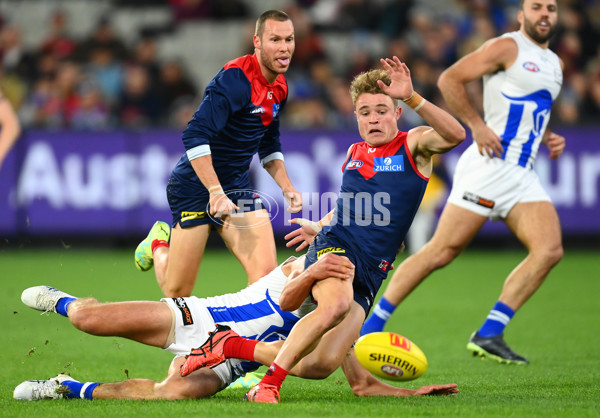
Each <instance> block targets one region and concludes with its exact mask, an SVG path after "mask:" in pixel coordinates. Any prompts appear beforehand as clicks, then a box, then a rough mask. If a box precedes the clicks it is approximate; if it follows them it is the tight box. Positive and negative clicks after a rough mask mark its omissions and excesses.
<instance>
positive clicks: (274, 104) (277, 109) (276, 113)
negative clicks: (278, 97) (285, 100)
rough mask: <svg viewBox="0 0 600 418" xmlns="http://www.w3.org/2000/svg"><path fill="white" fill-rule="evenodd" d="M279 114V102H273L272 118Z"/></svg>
mask: <svg viewBox="0 0 600 418" xmlns="http://www.w3.org/2000/svg"><path fill="white" fill-rule="evenodd" d="M278 114H279V103H273V119H275V118H276V117H277V115H278Z"/></svg>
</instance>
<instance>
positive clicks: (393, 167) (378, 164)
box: [373, 155, 404, 172]
mask: <svg viewBox="0 0 600 418" xmlns="http://www.w3.org/2000/svg"><path fill="white" fill-rule="evenodd" d="M373 171H376V172H381V171H390V172H392V171H396V172H397V171H404V155H393V156H391V157H375V158H374V159H373Z"/></svg>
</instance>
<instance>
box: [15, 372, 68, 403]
mask: <svg viewBox="0 0 600 418" xmlns="http://www.w3.org/2000/svg"><path fill="white" fill-rule="evenodd" d="M65 380H72V381H75V382H77V380H75V379H73V378H72V377H71V376H69V375H66V374H59V375H58V376H56V377H53V378H52V379H48V380H26V381H25V382H23V383H21V384H20V385H19V386H17V387H16V388H15V390H14V392H13V398H15V399H18V400H21V401H39V400H42V399H62V398H63V397H64V396H63V394H64V393H65V391H67V390H68V389H67V387H66V386H63V385H62V382H64V381H65Z"/></svg>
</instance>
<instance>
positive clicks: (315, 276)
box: [279, 253, 354, 311]
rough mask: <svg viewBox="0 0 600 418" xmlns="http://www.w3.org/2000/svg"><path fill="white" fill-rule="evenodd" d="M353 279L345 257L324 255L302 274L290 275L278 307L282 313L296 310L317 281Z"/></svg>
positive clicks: (351, 266)
mask: <svg viewBox="0 0 600 418" xmlns="http://www.w3.org/2000/svg"><path fill="white" fill-rule="evenodd" d="M302 261H303V260H302ZM284 272H285V270H284ZM353 277H354V265H353V264H352V263H351V262H350V260H348V258H347V257H344V256H340V255H337V254H333V253H329V254H325V255H324V256H322V257H321V258H319V260H318V261H317V262H316V263H314V264H313V265H311V266H310V267H308V268H307V269H306V270H304V271H303V272H301V273H297V272H292V273H291V274H290V277H289V279H288V281H287V282H286V284H285V286H284V288H283V291H282V292H281V296H280V297H279V306H281V309H283V310H284V311H293V310H295V309H298V308H299V307H300V305H301V304H302V302H303V301H304V300H305V299H306V298H307V297H308V295H309V293H310V289H311V288H312V286H313V284H314V283H315V282H316V281H318V280H325V279H328V278H335V279H341V280H352V278H353Z"/></svg>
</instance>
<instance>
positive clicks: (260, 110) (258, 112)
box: [250, 106, 266, 115]
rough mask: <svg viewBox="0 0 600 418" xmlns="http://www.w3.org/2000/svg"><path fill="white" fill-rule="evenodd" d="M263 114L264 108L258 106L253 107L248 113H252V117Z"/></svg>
mask: <svg viewBox="0 0 600 418" xmlns="http://www.w3.org/2000/svg"><path fill="white" fill-rule="evenodd" d="M265 112H266V110H265V108H264V107H262V106H258V107H255V108H254V109H253V110H252V111H251V112H250V113H252V114H253V115H262V114H263V113H265Z"/></svg>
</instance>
